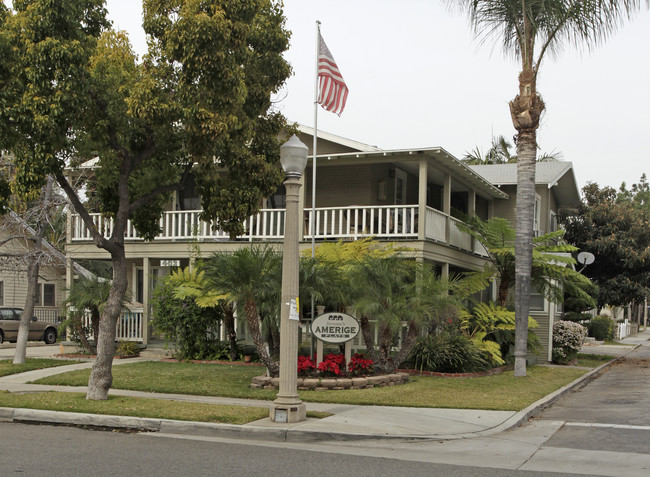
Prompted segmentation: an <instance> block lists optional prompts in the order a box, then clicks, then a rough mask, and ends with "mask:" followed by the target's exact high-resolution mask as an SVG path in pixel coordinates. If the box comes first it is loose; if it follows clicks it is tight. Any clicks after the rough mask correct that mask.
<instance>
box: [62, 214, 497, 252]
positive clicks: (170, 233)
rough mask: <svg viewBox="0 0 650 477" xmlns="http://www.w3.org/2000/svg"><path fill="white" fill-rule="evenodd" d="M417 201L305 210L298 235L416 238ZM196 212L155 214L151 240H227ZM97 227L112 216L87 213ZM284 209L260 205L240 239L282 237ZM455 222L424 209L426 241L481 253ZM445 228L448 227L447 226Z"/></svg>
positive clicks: (77, 228) (107, 224) (75, 223)
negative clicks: (157, 228)
mask: <svg viewBox="0 0 650 477" xmlns="http://www.w3.org/2000/svg"><path fill="white" fill-rule="evenodd" d="M418 211H419V209H418V206H417V205H386V206H348V207H324V208H318V209H316V211H315V214H314V212H313V211H312V210H311V209H305V212H304V213H305V222H304V228H303V234H304V235H303V236H304V239H305V240H310V239H311V236H312V232H311V230H312V224H313V225H314V226H315V231H316V239H320V240H328V239H331V240H338V239H358V238H363V237H377V238H383V239H399V238H409V239H417V237H418V222H419V220H418V219H419V217H418V215H419V214H418ZM200 213H201V212H200V211H198V210H189V211H168V212H165V213H164V214H163V215H162V217H161V218H160V222H159V226H160V230H161V232H160V234H158V236H156V238H155V240H156V241H164V240H166V241H188V240H198V241H227V240H229V236H228V234H226V233H224V232H223V231H222V230H219V229H217V230H213V229H212V226H211V224H210V223H208V222H205V221H203V220H200V219H199V215H200ZM91 215H92V218H93V222H94V224H95V226H96V227H97V229H98V230H99V231H100V232H101V233H102V234H103V235H104V236H105V237H108V236H109V235H110V233H111V231H112V228H113V219H107V218H104V217H102V216H101V215H100V214H91ZM284 215H285V211H284V209H262V210H260V211H259V212H258V213H257V214H255V215H253V216H251V217H249V218H248V219H247V220H246V221H245V222H244V234H243V235H241V236H240V237H238V238H239V239H243V240H249V241H253V240H277V241H280V240H282V238H283V236H284ZM459 222H460V221H459V220H458V219H455V218H453V217H451V216H449V215H448V214H445V213H444V212H441V211H439V210H436V209H433V208H431V207H427V208H426V227H425V236H426V238H427V239H428V240H434V241H437V242H440V243H443V244H444V243H447V237H449V245H452V246H454V247H458V248H460V249H462V250H465V251H468V252H473V253H477V254H479V255H483V256H486V255H487V254H486V253H485V250H484V249H483V248H482V247H481V246H480V244H477V243H474V244H472V239H471V237H470V235H469V234H467V233H465V232H462V231H461V230H460V229H459V228H458V225H457V224H458V223H459ZM448 227H449V231H448V230H447V228H448ZM124 239H125V240H126V241H136V240H137V241H140V240H142V238H141V237H139V236H138V233H137V232H136V230H135V228H134V227H133V224H132V223H131V221H129V223H128V225H127V230H126V233H125V235H124ZM72 240H73V241H75V242H79V241H90V240H91V236H90V233H89V231H88V230H87V229H86V227H85V225H84V223H83V221H82V220H81V218H80V217H79V216H78V215H76V214H75V215H73V216H72Z"/></svg>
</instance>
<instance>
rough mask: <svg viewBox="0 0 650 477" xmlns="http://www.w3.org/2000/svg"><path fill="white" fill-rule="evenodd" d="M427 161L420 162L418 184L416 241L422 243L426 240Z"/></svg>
mask: <svg viewBox="0 0 650 477" xmlns="http://www.w3.org/2000/svg"><path fill="white" fill-rule="evenodd" d="M427 166H428V161H427V160H426V159H421V160H420V175H419V179H420V181H419V184H418V193H419V194H418V221H417V224H418V240H420V241H424V240H425V239H426V238H427V233H426V232H427V228H426V219H427V179H428V167H427Z"/></svg>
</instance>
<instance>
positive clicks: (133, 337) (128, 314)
mask: <svg viewBox="0 0 650 477" xmlns="http://www.w3.org/2000/svg"><path fill="white" fill-rule="evenodd" d="M143 325H144V322H143V310H142V308H140V309H137V308H136V309H131V310H125V311H123V312H122V315H121V316H120V318H119V319H118V320H117V328H116V332H115V339H116V340H117V341H142V339H143V336H142V327H143ZM84 326H86V327H90V326H91V322H90V314H89V313H85V314H84Z"/></svg>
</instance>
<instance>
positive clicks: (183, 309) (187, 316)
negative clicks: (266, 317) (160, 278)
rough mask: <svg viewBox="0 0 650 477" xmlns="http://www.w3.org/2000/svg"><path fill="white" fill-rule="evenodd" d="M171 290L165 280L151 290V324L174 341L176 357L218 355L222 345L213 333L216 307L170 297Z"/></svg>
mask: <svg viewBox="0 0 650 477" xmlns="http://www.w3.org/2000/svg"><path fill="white" fill-rule="evenodd" d="M173 290H174V286H173V285H172V284H169V283H165V282H164V283H163V284H161V285H159V286H158V287H156V289H155V290H154V292H153V296H152V300H151V302H152V307H153V314H154V320H153V325H154V326H155V327H156V329H158V330H160V331H162V332H163V333H164V334H165V338H166V339H167V340H168V341H173V342H175V343H176V345H177V347H178V348H177V353H176V356H177V357H178V358H180V359H213V358H214V357H215V356H217V355H221V352H222V350H223V347H224V345H223V344H222V343H220V341H219V337H218V336H217V335H216V333H215V331H216V330H217V329H218V327H217V324H218V322H219V320H220V318H221V317H220V315H219V313H218V312H217V310H216V308H213V307H209V308H201V307H199V306H198V305H197V304H196V302H195V300H194V298H192V297H188V298H185V299H183V300H181V299H178V298H174V295H173Z"/></svg>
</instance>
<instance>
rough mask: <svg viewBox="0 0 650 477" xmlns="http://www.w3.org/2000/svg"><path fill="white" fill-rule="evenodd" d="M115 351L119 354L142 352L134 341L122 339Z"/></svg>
mask: <svg viewBox="0 0 650 477" xmlns="http://www.w3.org/2000/svg"><path fill="white" fill-rule="evenodd" d="M115 353H117V355H118V356H138V355H139V354H140V348H139V347H138V344H137V343H135V342H133V341H120V342H119V343H118V345H117V347H116V348H115Z"/></svg>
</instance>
